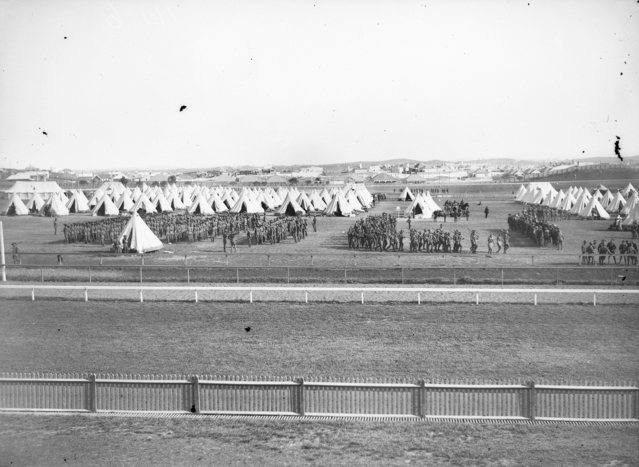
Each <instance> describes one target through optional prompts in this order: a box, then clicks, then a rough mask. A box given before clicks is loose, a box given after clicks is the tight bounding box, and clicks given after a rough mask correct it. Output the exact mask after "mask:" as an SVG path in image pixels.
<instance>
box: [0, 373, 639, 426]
mask: <svg viewBox="0 0 639 467" xmlns="http://www.w3.org/2000/svg"><path fill="white" fill-rule="evenodd" d="M0 410H1V411H32V412H55V411H64V412H144V413H153V412H164V413H166V412H170V413H194V414H247V415H292V416H294V415H306V416H362V417H405V418H463V419H472V418H481V419H511V420H568V421H573V420H580V421H589V420H591V421H595V420H596V421H628V422H636V421H638V419H639V387H638V386H637V384H636V383H619V382H616V383H614V384H609V383H592V382H584V383H580V384H566V383H563V384H559V383H552V382H550V383H546V382H533V381H528V382H521V381H510V382H505V383H500V382H498V383H496V382H477V381H473V382H461V383H460V382H454V381H450V380H425V379H420V380H417V381H408V380H406V379H400V378H391V379H384V380H380V379H357V378H344V379H337V380H328V381H327V380H323V381H319V380H314V379H312V378H311V379H305V378H301V377H299V378H283V377H266V378H256V377H226V376H212V375H206V376H196V375H190V376H186V375H170V376H149V375H135V376H125V375H94V374H89V375H86V374H84V375H79V374H77V375H69V374H64V375H59V374H55V375H44V374H18V373H4V374H0Z"/></svg>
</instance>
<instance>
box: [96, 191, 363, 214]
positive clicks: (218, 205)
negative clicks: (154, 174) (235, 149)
mask: <svg viewBox="0 0 639 467" xmlns="http://www.w3.org/2000/svg"><path fill="white" fill-rule="evenodd" d="M269 190H271V189H266V190H251V189H247V188H245V189H243V190H241V192H240V193H239V194H238V193H237V192H235V191H234V190H228V189H222V190H220V191H221V196H220V195H218V191H217V190H208V189H202V190H199V191H198V193H197V195H196V196H195V199H193V200H191V199H190V196H189V197H186V196H185V197H184V198H187V199H189V203H190V205H189V206H188V208H187V206H186V204H185V203H184V202H182V200H181V199H180V197H179V196H178V194H177V192H176V191H172V192H171V193H170V194H169V199H168V200H167V198H166V197H165V196H164V192H163V191H162V190H156V191H155V195H154V197H153V199H151V200H149V198H148V196H147V195H146V194H144V193H141V192H140V193H139V195H138V196H137V201H135V202H133V197H132V196H129V195H128V192H127V191H126V190H125V191H123V192H122V193H121V194H120V195H119V199H118V200H117V201H116V202H115V203H114V202H113V200H112V197H111V196H110V195H109V194H108V193H107V192H104V193H103V194H102V195H101V197H100V198H99V200H98V199H97V196H96V194H97V195H100V193H98V192H96V194H94V196H93V197H92V201H95V204H94V205H93V207H92V214H93V215H117V214H118V213H119V212H120V211H126V212H137V211H138V210H139V209H144V210H145V211H146V212H150V213H153V212H171V211H174V210H181V209H188V211H189V212H190V213H194V214H214V213H217V212H226V211H228V212H231V213H241V212H247V213H249V214H253V213H257V214H260V213H263V212H265V211H273V212H275V213H276V214H281V213H289V214H290V213H297V214H301V213H305V212H321V213H324V212H325V211H326V209H327V207H328V204H327V203H326V202H325V201H324V200H325V199H328V200H329V203H330V202H331V201H332V200H333V198H335V196H339V195H341V196H343V197H344V199H345V200H346V202H347V203H348V206H349V207H348V208H345V209H344V211H346V212H348V213H349V214H350V213H351V212H361V211H364V208H365V207H370V206H371V204H372V196H371V195H370V193H368V191H367V190H365V189H361V188H360V189H349V190H347V191H346V195H344V194H343V191H342V190H340V189H336V190H331V192H329V191H328V190H326V189H324V190H323V191H322V192H321V193H320V192H317V191H315V190H314V191H312V192H311V193H310V195H309V194H307V193H306V192H304V191H302V192H299V191H298V190H295V189H290V190H286V189H284V190H281V193H282V195H284V194H285V193H286V194H285V197H284V201H282V202H280V201H279V200H278V198H279V195H278V194H277V193H276V192H275V191H274V190H272V192H269ZM193 192H195V190H193ZM132 195H137V194H136V193H132ZM96 200H97V201H96Z"/></svg>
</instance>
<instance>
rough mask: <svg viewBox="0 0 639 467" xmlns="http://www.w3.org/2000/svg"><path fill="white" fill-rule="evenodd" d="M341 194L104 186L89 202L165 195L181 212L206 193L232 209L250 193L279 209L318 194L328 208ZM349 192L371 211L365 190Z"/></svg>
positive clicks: (356, 187)
mask: <svg viewBox="0 0 639 467" xmlns="http://www.w3.org/2000/svg"><path fill="white" fill-rule="evenodd" d="M339 190H340V189H339V188H332V189H331V190H330V191H328V190H327V189H326V188H324V189H323V190H322V191H321V192H319V193H318V192H317V191H316V190H313V191H312V192H310V193H306V192H304V191H299V190H298V189H297V188H296V187H286V188H284V187H280V188H278V189H277V190H275V189H273V188H271V187H267V188H246V187H245V188H242V190H241V191H240V192H239V193H238V192H237V191H235V189H233V188H223V187H221V186H220V187H215V188H208V187H200V186H197V185H194V186H184V187H179V188H178V187H177V186H175V185H171V186H167V187H166V188H165V189H164V190H162V189H161V188H160V187H153V188H151V187H146V189H140V188H139V187H135V189H134V190H133V191H131V190H130V189H129V188H126V187H125V188H123V189H122V190H119V189H110V187H109V186H107V187H104V186H103V187H100V188H98V190H96V192H95V193H94V194H93V196H92V197H91V199H90V201H89V206H90V207H93V206H95V204H97V202H98V201H99V200H100V199H101V198H102V196H103V194H104V193H108V194H109V196H110V197H111V200H112V201H113V202H116V203H117V201H118V200H119V199H120V198H121V197H123V196H124V197H126V196H127V195H128V197H130V198H131V200H132V201H133V202H135V201H137V199H138V198H139V196H140V195H141V194H142V193H144V194H145V195H146V196H147V197H148V198H149V199H150V200H152V201H154V202H155V200H156V198H158V197H159V195H160V193H161V194H162V195H163V196H164V198H165V199H166V200H167V201H169V203H171V202H172V200H173V199H175V204H176V205H177V206H179V207H178V209H182V206H181V204H183V205H184V208H187V207H189V206H190V205H191V204H192V203H193V202H194V201H195V199H196V197H197V195H198V194H199V193H201V192H203V193H204V194H205V197H206V198H207V199H209V198H210V196H211V195H212V194H213V193H215V194H217V195H218V197H220V199H222V200H223V201H226V200H227V199H228V200H229V201H228V202H227V204H228V205H232V204H233V203H235V202H237V200H238V199H239V197H240V196H241V194H242V193H246V194H247V195H248V196H249V198H251V199H252V200H256V201H257V197H258V196H259V195H260V194H262V195H263V196H264V197H266V198H267V202H270V203H271V204H272V205H273V208H277V207H279V206H280V205H281V204H282V203H283V202H284V199H285V198H286V196H287V194H289V193H290V194H291V195H292V196H293V195H294V197H295V199H296V200H297V199H299V196H300V195H301V194H302V193H305V194H306V196H307V197H309V198H310V197H311V195H312V193H313V192H315V193H318V195H319V197H320V198H322V200H323V201H324V203H325V204H327V203H328V202H330V200H331V199H332V196H333V195H334V194H335V193H337V191H339ZM349 191H354V192H355V194H356V195H357V196H358V198H359V202H360V203H361V204H362V205H365V206H367V207H370V206H371V205H372V201H373V197H372V195H371V194H370V192H368V190H367V189H366V188H365V187H364V186H362V185H354V186H353V185H351V186H345V187H344V188H343V189H342V192H343V193H344V195H345V196H346V195H347V194H348V192H349Z"/></svg>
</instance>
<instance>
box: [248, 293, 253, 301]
mask: <svg viewBox="0 0 639 467" xmlns="http://www.w3.org/2000/svg"><path fill="white" fill-rule="evenodd" d="M249 301H250V302H251V303H253V291H252V290H249Z"/></svg>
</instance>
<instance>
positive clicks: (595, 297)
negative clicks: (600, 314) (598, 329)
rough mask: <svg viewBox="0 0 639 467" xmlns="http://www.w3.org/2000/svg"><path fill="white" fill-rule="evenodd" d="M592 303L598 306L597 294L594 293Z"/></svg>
mask: <svg viewBox="0 0 639 467" xmlns="http://www.w3.org/2000/svg"><path fill="white" fill-rule="evenodd" d="M592 305H593V306H597V294H593V295H592Z"/></svg>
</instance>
